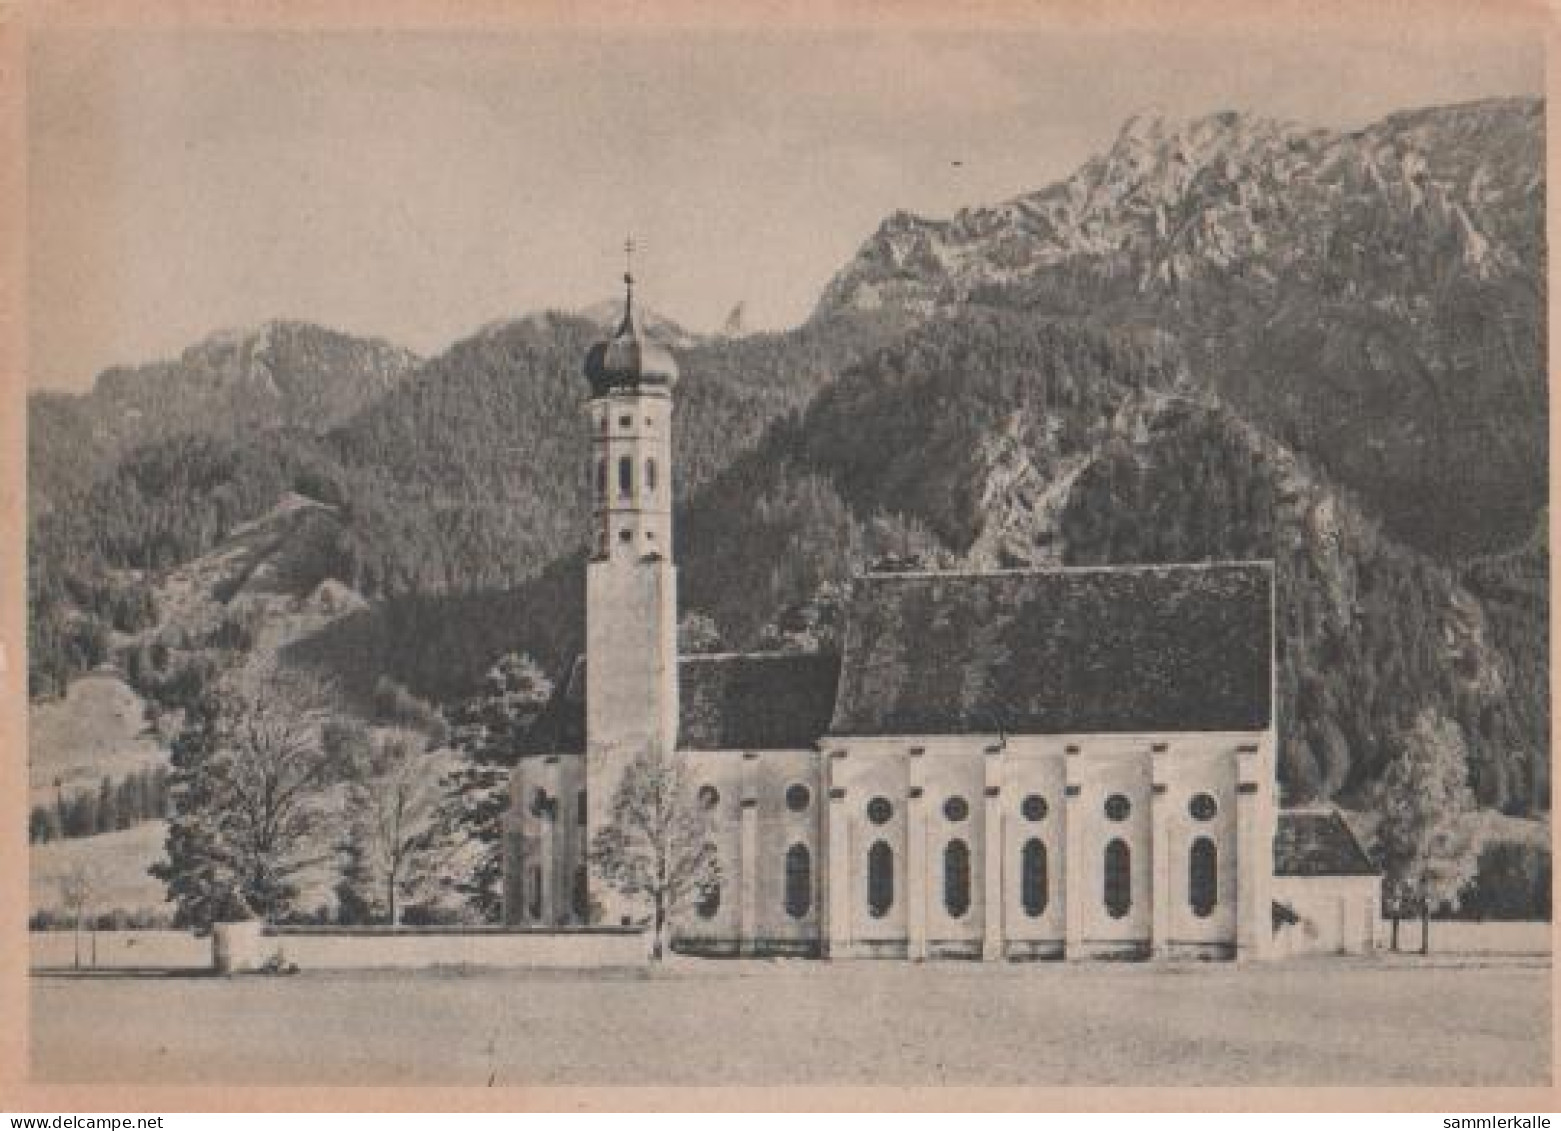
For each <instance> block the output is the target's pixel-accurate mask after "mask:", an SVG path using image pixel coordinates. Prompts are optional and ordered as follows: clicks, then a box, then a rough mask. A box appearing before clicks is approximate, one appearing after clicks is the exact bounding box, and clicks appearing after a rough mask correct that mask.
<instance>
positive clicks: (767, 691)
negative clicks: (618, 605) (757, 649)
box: [522, 652, 840, 755]
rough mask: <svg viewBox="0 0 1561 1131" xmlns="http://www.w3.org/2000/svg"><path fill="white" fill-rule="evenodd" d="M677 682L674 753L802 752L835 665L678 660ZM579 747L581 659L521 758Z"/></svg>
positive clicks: (763, 657)
mask: <svg viewBox="0 0 1561 1131" xmlns="http://www.w3.org/2000/svg"><path fill="white" fill-rule="evenodd" d="M678 677H679V685H678V713H679V722H678V749H680V750H805V749H808V748H809V747H811V746H812V745H813V744H814V743H815V742H816V741H818V739H819V738H820V737H821V736H822V735H823V734H824V732H825V731H826V730H827V729H828V727H829V717H830V713H831V711H832V710H833V709H834V704H835V687H836V684H837V683H838V682H839V679H840V660H839V658H838V657H836V656H827V655H809V654H801V653H782V652H774V653H751V654H741V655H727V654H723V655H710V656H683V657H681V658H680V659H679V661H678ZM584 750H585V658H584V657H580V658H577V659H576V660H575V662H574V663H573V664H572V665H571V667H570V669H569V673H568V675H567V676H566V677H565V678H563V679H561V680H559V682H558V684H557V687H556V689H555V691H554V693H553V698H552V700H551V701H550V702H549V703H548V705H547V707H546V708H545V709H544V710H543V712H542V714H541V716H540V717H539V718H538V719H537V723H536V725H535V726H534V727H532V729H531V733H530V734H529V735H528V736H527V739H526V742H525V744H524V747H523V749H522V753H523V754H526V755H536V754H579V753H583V752H584Z"/></svg>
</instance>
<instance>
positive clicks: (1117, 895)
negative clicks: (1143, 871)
mask: <svg viewBox="0 0 1561 1131" xmlns="http://www.w3.org/2000/svg"><path fill="white" fill-rule="evenodd" d="M1105 881H1106V882H1105V898H1106V914H1107V915H1110V916H1111V917H1112V918H1113V919H1120V918H1122V917H1123V916H1124V915H1126V914H1127V913H1128V910H1129V909H1130V908H1131V907H1132V906H1133V853H1132V850H1131V849H1129V848H1128V847H1127V841H1125V840H1123V839H1122V838H1120V837H1118V838H1117V839H1116V840H1113V841H1112V842H1111V843H1110V844H1108V845H1106V870H1105Z"/></svg>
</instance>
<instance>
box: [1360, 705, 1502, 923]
mask: <svg viewBox="0 0 1561 1131" xmlns="http://www.w3.org/2000/svg"><path fill="white" fill-rule="evenodd" d="M1398 745H1399V751H1398V754H1397V756H1396V757H1394V759H1393V761H1392V762H1391V763H1389V765H1388V768H1387V771H1386V773H1384V774H1383V777H1382V780H1381V781H1380V782H1379V783H1378V784H1377V786H1376V787H1375V788H1374V789H1373V790H1372V791H1371V801H1372V805H1373V807H1374V808H1375V809H1376V811H1377V812H1378V814H1379V815H1380V818H1381V820H1380V822H1379V823H1378V825H1377V836H1376V843H1377V849H1378V854H1379V857H1380V860H1381V863H1382V867H1383V871H1384V875H1383V885H1384V894H1385V896H1386V899H1387V904H1388V911H1389V914H1390V915H1391V916H1392V918H1393V942H1392V945H1393V948H1394V949H1395V950H1396V949H1398V920H1399V918H1400V916H1402V915H1403V914H1405V913H1415V912H1418V913H1419V915H1420V953H1422V954H1425V953H1427V952H1428V951H1429V950H1430V946H1431V924H1430V920H1431V912H1432V911H1433V910H1435V909H1436V908H1438V907H1440V906H1442V905H1444V904H1447V903H1450V902H1453V901H1455V900H1457V899H1458V896H1459V893H1460V892H1462V891H1463V889H1464V887H1465V886H1467V885H1468V884H1469V882H1470V881H1471V880H1473V879H1474V874H1475V869H1476V865H1477V863H1478V856H1477V852H1476V847H1475V845H1474V843H1473V839H1472V837H1471V836H1470V834H1469V831H1468V830H1469V822H1468V816H1469V815H1470V814H1471V813H1472V812H1473V810H1474V807H1475V806H1474V795H1473V793H1472V792H1471V791H1470V789H1469V780H1468V762H1467V755H1466V752H1465V750H1464V743H1463V735H1462V734H1461V733H1460V732H1459V730H1458V725H1457V724H1456V723H1454V722H1452V721H1451V720H1450V719H1447V718H1445V717H1443V716H1442V715H1440V714H1438V713H1437V712H1435V711H1433V710H1429V709H1427V710H1424V711H1422V712H1421V713H1420V714H1419V715H1418V716H1417V717H1416V718H1415V723H1414V726H1413V727H1412V728H1411V729H1410V730H1409V732H1408V733H1407V734H1405V735H1404V736H1403V737H1402V738H1401V739H1400V741H1399V744H1398Z"/></svg>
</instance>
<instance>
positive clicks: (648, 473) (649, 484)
mask: <svg viewBox="0 0 1561 1131" xmlns="http://www.w3.org/2000/svg"><path fill="white" fill-rule="evenodd" d="M655 489H656V461H655V460H653V459H647V460H646V461H645V490H646V491H654V490H655Z"/></svg>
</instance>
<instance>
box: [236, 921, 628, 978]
mask: <svg viewBox="0 0 1561 1131" xmlns="http://www.w3.org/2000/svg"><path fill="white" fill-rule="evenodd" d="M261 950H262V952H263V953H265V954H267V955H269V954H271V953H280V954H281V956H282V958H283V959H284V960H285V961H287V962H290V963H293V964H295V965H297V966H298V968H299V969H300V970H353V969H356V970H381V969H426V968H429V967H435V966H488V967H508V968H533V969H536V968H544V969H546V968H553V969H568V968H582V967H584V968H589V967H605V966H643V965H645V964H646V963H647V962H648V961H649V960H650V942H649V938H648V935H647V933H646V932H644V931H640V930H623V929H607V930H601V929H590V928H585V929H578V928H577V929H574V930H556V931H555V930H492V931H486V930H442V929H439V928H430V929H428V930H418V929H401V930H397V931H394V932H392V931H386V930H380V931H374V930H354V931H345V930H330V929H322V930H313V929H302V930H300V929H296V928H295V929H281V930H276V931H270V932H267V934H266V936H265V937H264V938H263V939H262V940H261Z"/></svg>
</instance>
